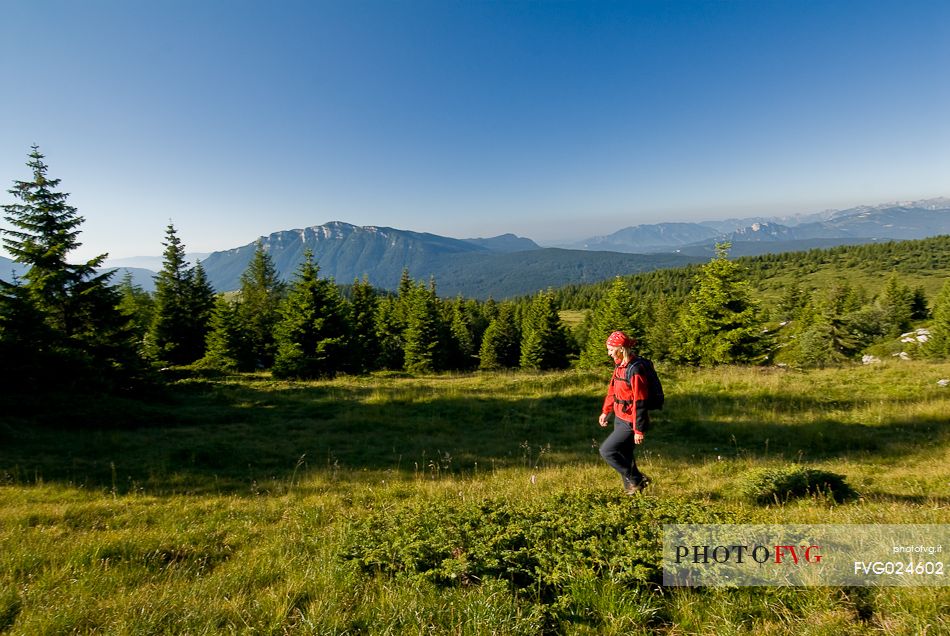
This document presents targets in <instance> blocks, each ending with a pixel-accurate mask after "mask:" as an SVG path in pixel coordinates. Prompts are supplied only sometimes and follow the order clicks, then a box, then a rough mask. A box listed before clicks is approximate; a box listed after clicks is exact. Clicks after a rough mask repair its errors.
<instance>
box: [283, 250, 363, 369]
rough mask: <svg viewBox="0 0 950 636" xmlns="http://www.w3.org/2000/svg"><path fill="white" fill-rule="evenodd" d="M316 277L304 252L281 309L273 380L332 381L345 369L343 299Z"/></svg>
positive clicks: (332, 285)
mask: <svg viewBox="0 0 950 636" xmlns="http://www.w3.org/2000/svg"><path fill="white" fill-rule="evenodd" d="M319 273H320V268H319V266H318V265H317V264H316V263H315V262H314V260H313V252H311V251H310V250H309V249H308V250H307V252H306V254H305V255H304V262H303V263H302V264H301V265H300V268H299V269H298V271H297V273H296V275H295V278H294V280H293V282H291V284H290V289H289V292H288V295H287V299H286V300H285V301H284V303H283V305H282V307H281V320H280V322H279V323H278V324H277V355H276V357H275V359H274V367H273V374H274V376H275V377H278V378H302V379H303V378H323V377H332V376H334V375H336V374H337V373H339V372H340V371H342V370H343V369H344V368H345V366H346V345H347V340H348V334H349V325H348V324H347V321H346V309H345V307H344V303H343V298H342V297H341V296H340V291H339V288H338V287H337V286H336V284H335V283H334V282H333V281H332V280H326V279H322V278H320V277H319Z"/></svg>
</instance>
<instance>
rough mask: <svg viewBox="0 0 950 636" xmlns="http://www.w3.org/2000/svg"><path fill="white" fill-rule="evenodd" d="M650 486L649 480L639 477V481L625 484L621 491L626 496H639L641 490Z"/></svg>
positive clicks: (645, 477)
mask: <svg viewBox="0 0 950 636" xmlns="http://www.w3.org/2000/svg"><path fill="white" fill-rule="evenodd" d="M649 485H650V478H649V477H647V476H646V475H643V476H641V477H640V480H639V481H631V482H627V484H626V485H625V486H624V488H623V491H624V493H626V494H628V495H639V494H640V493H641V492H643V489H644V488H646V487H647V486H649Z"/></svg>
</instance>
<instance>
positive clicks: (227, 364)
mask: <svg viewBox="0 0 950 636" xmlns="http://www.w3.org/2000/svg"><path fill="white" fill-rule="evenodd" d="M246 336H247V332H246V331H245V329H243V325H242V324H241V319H240V316H239V310H238V308H237V306H236V305H235V304H234V303H232V302H231V301H229V300H228V299H226V298H224V297H220V298H218V299H217V301H216V302H215V307H214V311H213V312H212V314H211V323H210V325H209V331H208V337H207V339H206V341H205V355H204V357H203V358H202V359H201V366H204V367H211V368H214V369H221V370H224V371H246V370H249V369H253V367H254V360H253V359H251V358H249V356H248V353H249V351H250V347H249V346H248V345H247V342H246Z"/></svg>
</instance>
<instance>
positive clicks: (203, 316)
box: [148, 223, 214, 365]
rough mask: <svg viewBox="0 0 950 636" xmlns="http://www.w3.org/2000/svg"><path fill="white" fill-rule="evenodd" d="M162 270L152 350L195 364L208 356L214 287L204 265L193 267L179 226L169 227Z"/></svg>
mask: <svg viewBox="0 0 950 636" xmlns="http://www.w3.org/2000/svg"><path fill="white" fill-rule="evenodd" d="M163 245H165V251H164V253H163V262H162V270H161V271H160V272H159V273H158V275H157V276H156V278H155V316H154V318H153V320H152V326H151V329H150V331H149V342H148V345H149V349H150V350H151V352H152V355H154V356H155V358H156V359H158V360H160V361H162V362H165V363H168V364H176V365H177V364H191V363H192V362H195V361H196V360H199V359H201V358H202V357H204V354H205V340H206V338H207V336H208V331H209V324H210V322H211V313H212V312H213V311H214V289H212V287H211V284H210V283H209V282H208V278H207V276H206V275H205V271H204V267H203V266H202V265H201V263H198V264H197V265H195V266H194V267H189V265H188V263H187V261H186V259H185V246H184V245H183V244H182V242H181V239H179V238H178V233H177V232H176V231H175V227H174V226H173V225H172V224H171V223H169V224H168V227H167V228H166V230H165V242H164V243H163Z"/></svg>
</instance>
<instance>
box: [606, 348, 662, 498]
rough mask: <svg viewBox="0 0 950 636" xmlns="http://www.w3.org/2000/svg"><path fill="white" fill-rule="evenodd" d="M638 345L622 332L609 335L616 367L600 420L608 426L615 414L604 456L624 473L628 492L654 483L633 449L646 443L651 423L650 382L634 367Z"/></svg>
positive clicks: (608, 350)
mask: <svg viewBox="0 0 950 636" xmlns="http://www.w3.org/2000/svg"><path fill="white" fill-rule="evenodd" d="M636 346H637V341H636V339H635V338H632V337H630V336H628V335H626V334H625V333H623V332H622V331H615V332H613V333H612V334H610V336H609V337H608V338H607V354H608V355H609V356H610V357H611V358H613V360H614V363H615V365H616V366H615V367H614V373H613V375H612V376H611V378H610V385H609V386H608V388H607V397H606V398H604V407H603V409H601V411H602V412H601V414H600V418H599V420H598V422H599V424H600V425H601V426H602V427H606V426H607V425H608V424H609V421H610V414H611V413H613V416H614V430H613V432H612V433H611V434H610V435H609V436H608V437H607V439H605V440H604V442H603V444H601V445H600V456H601V457H603V458H604V460H605V461H606V462H607V463H608V464H610V466H611V468H613V469H614V470H616V471H617V472H618V473H620V478H621V479H622V480H623V490H624V492H625V493H627V494H628V495H636V494H638V493H640V492H642V491H643V489H644V488H646V487H647V485H648V484H649V483H650V480H649V479H648V478H647V477H646V475H644V474H643V473H641V472H640V471H639V469H638V468H637V462H636V459H635V457H634V452H633V450H634V446H635V445H636V444H641V443H643V434H644V432H645V431H646V430H647V429H648V428H649V426H650V415H649V412H648V411H647V407H646V400H647V397H648V395H649V386H648V382H647V380H646V378H644V377H643V375H641V374H640V373H637V372H635V370H636V369H635V367H631V365H632V364H633V361H634V360H635V359H636V357H637V353H636V351H635V349H634V348H635V347H636Z"/></svg>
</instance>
